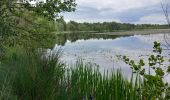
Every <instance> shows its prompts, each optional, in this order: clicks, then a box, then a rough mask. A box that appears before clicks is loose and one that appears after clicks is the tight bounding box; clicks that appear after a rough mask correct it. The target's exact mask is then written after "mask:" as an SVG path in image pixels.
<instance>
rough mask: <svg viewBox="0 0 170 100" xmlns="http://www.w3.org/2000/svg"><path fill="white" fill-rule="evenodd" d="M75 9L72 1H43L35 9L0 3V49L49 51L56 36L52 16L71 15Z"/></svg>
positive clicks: (13, 1)
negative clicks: (69, 13) (5, 47)
mask: <svg viewBox="0 0 170 100" xmlns="http://www.w3.org/2000/svg"><path fill="white" fill-rule="evenodd" d="M75 6H76V4H75V1H74V0H64V1H61V0H47V2H46V3H45V4H42V3H40V4H37V6H36V7H33V6H31V5H29V4H28V3H17V0H12V1H11V0H1V1H0V42H1V44H0V45H1V46H2V45H3V46H9V47H12V46H16V45H20V46H24V47H25V48H41V47H42V48H51V47H52V46H53V45H54V44H55V43H54V42H55V33H56V32H57V30H56V27H55V22H54V19H55V17H57V16H56V15H57V14H58V13H60V12H66V11H68V12H70V11H74V9H75ZM40 41H41V42H40Z"/></svg>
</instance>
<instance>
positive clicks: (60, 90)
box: [0, 48, 141, 100]
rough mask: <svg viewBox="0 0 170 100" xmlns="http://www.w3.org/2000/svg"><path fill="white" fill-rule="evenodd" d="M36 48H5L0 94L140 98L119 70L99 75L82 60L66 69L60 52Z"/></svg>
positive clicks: (52, 99)
mask: <svg viewBox="0 0 170 100" xmlns="http://www.w3.org/2000/svg"><path fill="white" fill-rule="evenodd" d="M38 51H39V52H38V53H37V52H35V51H34V52H29V51H27V50H24V49H22V48H17V49H14V48H13V49H11V48H10V49H8V50H6V56H5V57H4V58H5V59H4V60H2V62H1V64H0V66H1V67H0V68H1V69H0V71H4V73H1V74H0V77H1V78H0V79H1V80H2V82H1V84H0V91H1V90H4V89H3V86H6V87H8V88H9V90H8V88H7V90H5V91H4V92H1V93H3V95H4V96H6V95H8V94H9V100H10V98H12V99H16V100H23V99H24V100H30V99H32V100H56V99H60V100H79V99H97V100H105V99H106V100H108V99H114V100H127V99H128V100H134V99H135V100H141V99H140V96H139V95H138V94H139V93H138V92H137V91H136V89H138V85H133V83H132V82H129V81H128V80H127V79H125V78H123V76H122V74H121V72H120V71H113V72H112V73H111V74H109V73H108V72H105V73H104V74H101V73H100V72H99V69H98V66H96V65H94V64H91V63H83V62H82V61H81V60H79V61H77V63H76V64H75V65H73V66H71V69H70V68H67V69H66V67H65V64H63V63H60V61H59V54H60V53H58V52H57V53H55V52H49V51H48V53H47V54H46V55H44V53H45V52H46V51H44V50H43V51H42V52H40V51H41V50H38ZM5 75H8V76H9V78H5V77H4V76H5ZM4 82H7V83H8V84H6V83H4ZM0 97H1V94H0ZM2 98H3V96H2ZM5 99H6V98H5Z"/></svg>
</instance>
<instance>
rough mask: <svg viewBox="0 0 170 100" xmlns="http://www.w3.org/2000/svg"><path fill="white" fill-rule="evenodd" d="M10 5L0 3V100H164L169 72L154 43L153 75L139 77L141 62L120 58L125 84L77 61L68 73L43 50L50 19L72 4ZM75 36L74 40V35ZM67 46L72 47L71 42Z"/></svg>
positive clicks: (50, 35)
mask: <svg viewBox="0 0 170 100" xmlns="http://www.w3.org/2000/svg"><path fill="white" fill-rule="evenodd" d="M16 1H17V0H13V1H11V0H1V1H0V43H1V44H0V100H56V99H61V100H84V99H85V100H88V99H89V100H158V99H159V100H169V99H170V87H169V84H168V83H165V82H164V81H163V78H164V76H166V75H168V74H169V72H170V67H169V66H164V68H162V67H161V66H163V62H165V59H164V56H162V55H161V53H162V48H161V46H160V44H159V43H157V42H155V45H154V52H155V53H158V54H157V55H156V56H155V55H151V56H150V57H149V59H148V60H149V68H150V69H152V70H153V71H155V73H154V74H152V73H150V72H149V73H147V72H146V71H145V69H144V68H143V66H144V65H145V63H144V61H143V60H140V62H139V64H136V63H135V62H134V61H133V60H130V59H129V58H127V57H126V56H124V57H123V60H124V61H125V63H127V64H129V65H130V66H132V70H133V73H132V78H131V80H128V79H126V78H125V77H124V76H123V75H122V73H121V70H118V71H113V72H112V73H108V72H107V71H105V73H104V74H101V73H100V71H99V69H98V66H96V65H94V64H91V63H83V61H81V60H78V61H77V62H76V63H75V64H74V65H72V66H70V67H71V68H69V67H68V66H66V64H65V63H62V62H61V61H60V59H59V58H60V56H61V54H62V52H61V51H60V50H59V51H58V52H51V51H50V50H48V49H47V48H50V47H52V46H53V45H54V43H55V42H56V34H55V33H54V31H56V30H57V28H56V27H55V25H57V24H58V23H56V22H54V19H55V17H56V16H55V15H57V14H58V13H60V12H63V11H68V12H69V11H74V10H75V6H76V4H75V1H74V0H64V1H63V2H61V1H60V0H47V3H45V4H41V3H40V4H37V5H36V7H32V6H31V5H29V4H28V3H16ZM56 5H57V6H56ZM61 25H62V24H61ZM61 25H59V26H61ZM77 26H79V27H80V28H79V27H77ZM113 26H114V27H113ZM62 27H63V26H61V28H60V27H59V28H58V29H62ZM66 27H67V28H65V26H64V28H63V30H65V29H66V30H67V29H68V30H69V31H75V30H79V31H89V30H90V31H96V30H97V31H99V32H101V31H102V30H103V31H115V30H131V29H136V27H137V29H138V27H139V29H140V28H143V27H147V28H148V27H149V28H155V27H156V28H157V27H158V28H160V27H162V26H159V25H158V26H157V25H141V26H140V25H137V26H134V25H131V24H120V23H114V22H112V23H102V24H100V23H96V24H94V25H93V24H89V23H83V24H81V23H76V22H70V23H68V26H67V25H66ZM163 27H166V26H163ZM89 35H92V34H86V36H85V37H86V38H88V37H89ZM75 36H77V35H75V34H74V37H75ZM92 36H93V35H92ZM100 36H102V37H103V35H98V36H97V37H95V38H100ZM64 37H71V38H72V36H71V34H64ZM77 37H81V36H77ZM86 38H85V39H86ZM111 38H115V37H114V36H113V37H111ZM63 40H64V39H63ZM70 40H71V41H75V40H76V38H73V39H70ZM64 41H65V40H64ZM61 44H63V42H61ZM167 62H168V61H167ZM156 65H159V66H156Z"/></svg>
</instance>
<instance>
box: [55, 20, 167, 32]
mask: <svg viewBox="0 0 170 100" xmlns="http://www.w3.org/2000/svg"><path fill="white" fill-rule="evenodd" d="M57 22H58V24H59V25H61V27H60V31H72V32H81V31H86V32H87V31H90V32H115V31H129V30H143V29H167V28H169V27H165V26H166V25H152V24H143V25H135V24H129V23H117V22H103V23H87V22H84V23H78V22H75V21H70V22H68V23H67V24H66V22H65V21H64V20H63V19H58V20H57Z"/></svg>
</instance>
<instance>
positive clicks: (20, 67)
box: [1, 49, 65, 100]
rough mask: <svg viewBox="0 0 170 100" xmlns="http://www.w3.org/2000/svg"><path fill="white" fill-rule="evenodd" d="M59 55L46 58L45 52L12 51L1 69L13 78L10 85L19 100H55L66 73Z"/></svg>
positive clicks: (50, 54)
mask: <svg viewBox="0 0 170 100" xmlns="http://www.w3.org/2000/svg"><path fill="white" fill-rule="evenodd" d="M39 52H40V51H39ZM59 54H60V53H59V52H57V53H51V52H50V53H49V54H48V56H45V55H44V54H43V52H41V53H36V52H28V51H25V50H24V49H13V50H10V51H9V52H8V55H7V56H6V60H4V61H2V63H1V68H4V69H5V70H6V72H9V75H10V76H13V77H12V78H11V80H12V81H11V82H10V84H9V86H11V87H12V89H11V92H12V94H13V95H15V96H16V97H17V99H18V100H23V99H24V100H32V99H33V100H55V98H56V95H57V89H58V86H59V83H60V79H61V78H62V76H63V75H64V71H65V70H64V65H63V64H62V63H60V62H59V56H60V55H59ZM7 81H9V80H7Z"/></svg>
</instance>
